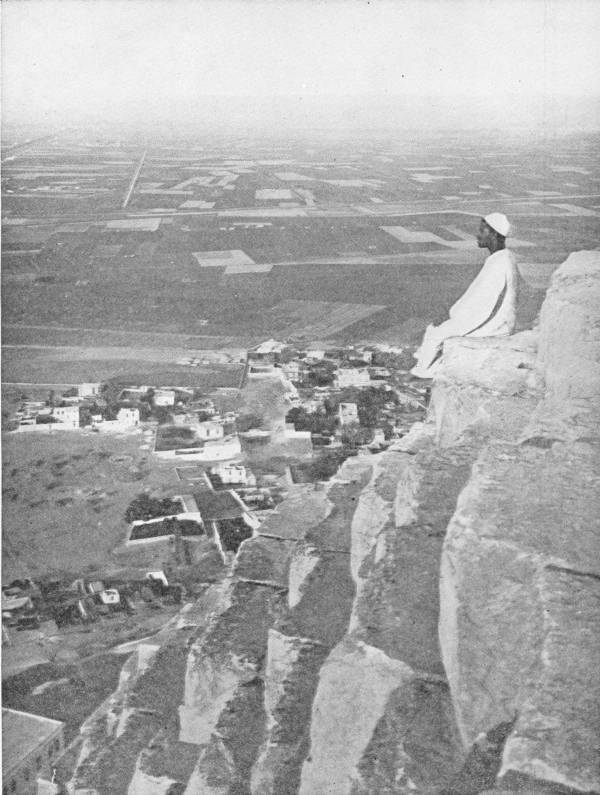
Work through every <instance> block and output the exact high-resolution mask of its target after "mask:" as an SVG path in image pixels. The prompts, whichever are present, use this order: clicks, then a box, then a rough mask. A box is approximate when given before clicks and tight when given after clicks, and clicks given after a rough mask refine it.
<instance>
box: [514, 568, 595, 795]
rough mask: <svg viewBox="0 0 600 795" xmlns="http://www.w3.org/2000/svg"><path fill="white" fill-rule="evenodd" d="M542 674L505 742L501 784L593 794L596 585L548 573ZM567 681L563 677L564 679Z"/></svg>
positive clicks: (543, 592) (561, 572)
mask: <svg viewBox="0 0 600 795" xmlns="http://www.w3.org/2000/svg"><path fill="white" fill-rule="evenodd" d="M539 590H540V597H541V599H542V601H543V605H544V629H545V634H544V643H543V647H542V652H541V654H542V660H543V668H542V671H541V675H540V677H539V678H538V680H537V681H536V682H533V683H531V685H530V688H531V693H530V695H529V697H528V698H527V699H526V700H525V701H524V703H523V704H522V706H521V708H520V710H519V716H518V718H517V722H516V724H515V727H514V731H513V733H512V734H511V736H510V737H509V738H508V741H507V743H506V746H505V750H504V760H503V765H502V769H501V771H500V778H502V777H503V776H506V775H507V774H508V773H509V772H510V773H514V772H518V773H522V774H525V775H528V776H530V777H532V778H536V779H540V780H547V781H553V782H556V783H558V784H563V785H565V786H568V787H573V788H576V789H579V790H582V791H584V792H587V791H590V790H598V789H600V759H599V754H598V744H597V743H598V738H599V737H600V681H599V679H600V677H598V675H597V668H595V669H594V668H593V667H592V666H593V665H594V663H598V661H600V637H599V636H598V631H597V630H598V627H599V626H600V578H597V577H594V576H593V577H590V576H586V575H582V574H581V575H580V574H574V573H573V572H572V571H570V570H565V569H560V568H557V567H554V566H548V567H546V568H545V569H544V571H543V573H542V575H541V577H540V580H539ZM566 677H567V678H566Z"/></svg>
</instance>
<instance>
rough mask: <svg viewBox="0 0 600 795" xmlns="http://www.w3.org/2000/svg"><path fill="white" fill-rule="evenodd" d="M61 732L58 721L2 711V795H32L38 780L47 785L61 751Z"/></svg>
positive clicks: (61, 724) (7, 710) (62, 724)
mask: <svg viewBox="0 0 600 795" xmlns="http://www.w3.org/2000/svg"><path fill="white" fill-rule="evenodd" d="M63 729H64V723H62V721H59V720H51V719H50V718H43V717H42V716H41V715H33V714H32V713H31V712H18V711H17V710H14V709H3V710H2V795H4V794H5V793H6V794H7V795H34V794H35V793H37V792H38V779H40V780H41V781H42V782H44V783H45V784H50V782H51V781H52V769H53V767H55V765H56V762H57V760H58V759H59V758H60V757H61V756H62V755H63V753H64V750H65V747H64V737H63ZM46 791H48V789H46Z"/></svg>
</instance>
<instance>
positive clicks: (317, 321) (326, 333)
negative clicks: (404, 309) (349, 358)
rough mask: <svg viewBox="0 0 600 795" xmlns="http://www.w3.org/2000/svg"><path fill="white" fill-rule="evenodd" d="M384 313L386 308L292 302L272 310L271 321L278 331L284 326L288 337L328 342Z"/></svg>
mask: <svg viewBox="0 0 600 795" xmlns="http://www.w3.org/2000/svg"><path fill="white" fill-rule="evenodd" d="M383 309H385V306H377V305H369V304H344V303H339V302H331V303H328V302H326V301H294V300H291V299H288V300H286V301H282V302H281V303H279V304H276V305H275V306H274V307H273V308H272V309H271V310H270V320H271V322H272V323H273V327H274V328H275V329H277V327H278V326H279V325H281V326H283V329H284V333H285V336H287V337H291V338H294V339H299V338H302V339H306V340H311V339H326V338H327V337H332V336H334V335H335V334H337V332H338V331H341V330H342V329H344V328H346V326H351V325H352V324H354V323H358V322H359V321H360V320H363V319H364V318H366V317H369V315H372V314H375V313H377V312H381V311H382V310H383Z"/></svg>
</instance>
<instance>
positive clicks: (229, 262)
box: [192, 249, 273, 276]
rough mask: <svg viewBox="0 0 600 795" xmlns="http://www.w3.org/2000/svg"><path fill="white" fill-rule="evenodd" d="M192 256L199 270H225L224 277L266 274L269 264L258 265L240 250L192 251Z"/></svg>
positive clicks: (270, 265)
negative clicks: (241, 274)
mask: <svg viewBox="0 0 600 795" xmlns="http://www.w3.org/2000/svg"><path fill="white" fill-rule="evenodd" d="M192 254H193V256H194V257H195V258H196V261H197V262H198V264H199V265H200V267H201V268H225V275H226V276H230V275H232V274H235V273H268V272H269V271H270V270H271V268H272V267H273V266H272V264H271V263H267V264H264V263H258V262H254V260H253V259H252V258H251V257H249V256H248V255H247V254H246V253H245V252H244V251H241V249H230V250H228V251H193V252H192Z"/></svg>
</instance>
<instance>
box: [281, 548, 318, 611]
mask: <svg viewBox="0 0 600 795" xmlns="http://www.w3.org/2000/svg"><path fill="white" fill-rule="evenodd" d="M319 558H320V555H319V550H318V549H316V548H315V547H313V546H308V545H306V544H302V545H301V546H297V547H296V549H295V550H294V551H293V553H292V556H291V559H290V569H289V574H288V606H289V607H295V606H296V605H297V604H298V602H299V601H300V599H301V598H302V593H303V589H304V582H305V580H306V579H307V578H308V576H309V575H310V574H311V572H312V570H313V569H314V568H315V566H316V565H317V563H318V562H319Z"/></svg>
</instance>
